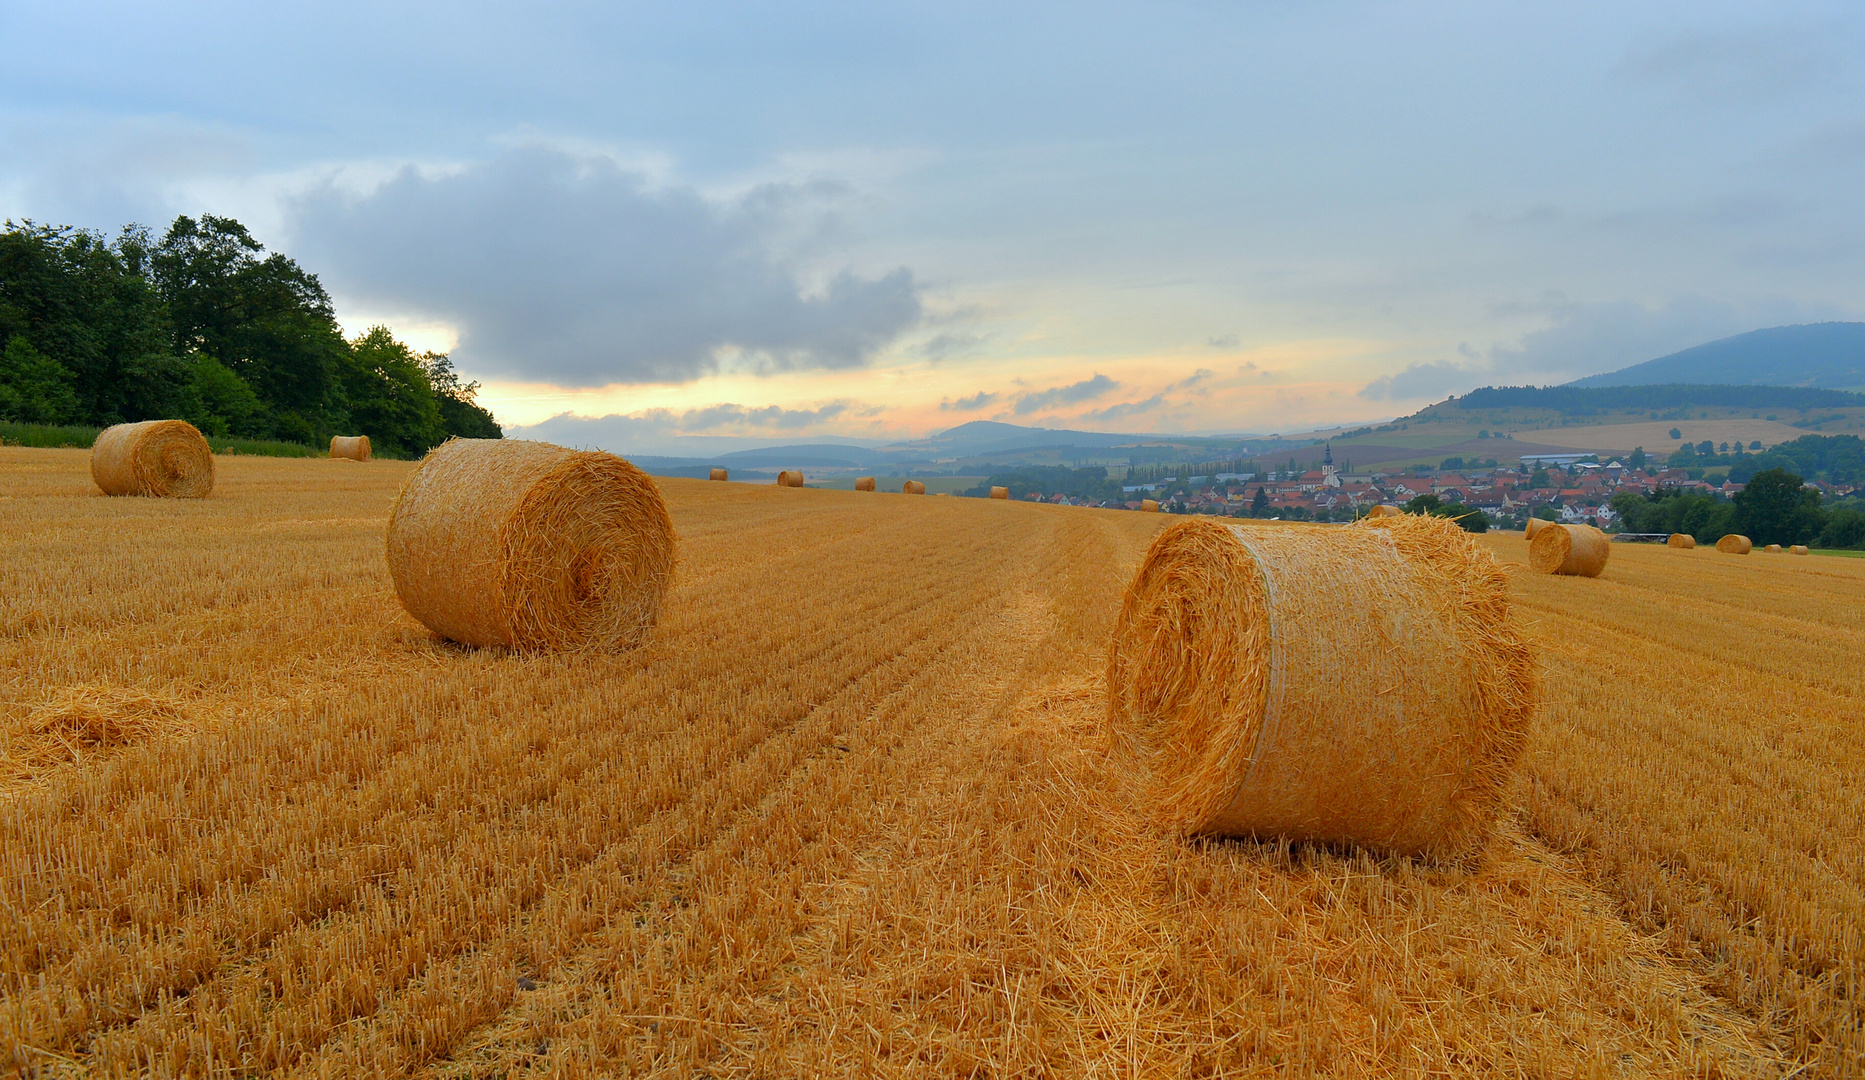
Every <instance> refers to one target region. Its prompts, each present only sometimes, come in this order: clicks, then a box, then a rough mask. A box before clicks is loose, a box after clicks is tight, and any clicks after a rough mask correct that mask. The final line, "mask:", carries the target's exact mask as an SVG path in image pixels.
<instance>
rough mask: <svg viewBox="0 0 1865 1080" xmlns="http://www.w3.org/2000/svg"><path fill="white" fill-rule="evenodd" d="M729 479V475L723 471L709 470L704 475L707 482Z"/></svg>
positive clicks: (730, 476)
mask: <svg viewBox="0 0 1865 1080" xmlns="http://www.w3.org/2000/svg"><path fill="white" fill-rule="evenodd" d="M731 478H732V475H731V473H729V472H727V471H726V470H724V469H711V470H709V471H708V472H707V473H706V479H708V480H730V479H731Z"/></svg>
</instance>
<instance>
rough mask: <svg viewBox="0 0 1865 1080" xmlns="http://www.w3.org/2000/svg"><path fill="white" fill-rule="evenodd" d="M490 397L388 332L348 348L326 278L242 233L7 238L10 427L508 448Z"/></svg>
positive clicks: (183, 224) (3, 333) (3, 253)
mask: <svg viewBox="0 0 1865 1080" xmlns="http://www.w3.org/2000/svg"><path fill="white" fill-rule="evenodd" d="M478 388H479V384H478V383H466V382H462V381H461V380H460V377H459V374H458V373H457V372H456V371H455V370H454V368H453V364H452V362H451V361H450V360H449V359H448V358H447V356H446V354H444V353H434V352H419V353H417V352H415V351H414V350H413V349H411V348H409V347H408V346H407V345H406V344H404V343H402V342H400V341H397V340H396V339H395V336H394V334H393V333H392V332H390V330H389V329H388V328H387V327H382V326H376V327H372V328H370V329H369V330H367V331H366V332H364V333H361V334H358V335H356V336H355V337H351V338H346V337H345V336H344V334H343V331H342V329H341V327H339V326H338V325H337V321H336V316H335V314H334V311H333V309H332V307H331V302H330V296H329V294H328V293H326V292H325V291H324V287H323V285H321V284H320V283H319V282H318V280H317V275H315V274H312V273H309V272H307V271H306V270H304V269H303V268H302V267H300V266H299V265H298V264H297V263H296V262H294V261H293V260H291V259H290V258H288V257H286V256H285V255H282V254H279V253H277V252H267V251H266V249H265V246H264V245H263V244H261V243H260V242H259V241H258V240H256V239H255V238H254V237H253V236H252V234H251V233H249V232H248V231H247V229H246V227H245V226H243V225H241V224H240V223H239V222H238V221H235V220H234V219H232V218H225V217H215V216H213V215H203V216H202V217H201V219H200V220H199V221H196V220H195V219H193V218H190V217H186V216H182V217H177V218H176V219H175V220H174V222H173V223H172V224H171V225H170V226H169V227H168V230H167V231H166V232H165V233H163V234H162V236H161V237H160V238H159V239H157V238H155V237H154V236H153V235H152V234H151V233H150V232H149V231H148V230H147V229H144V228H141V227H139V226H130V227H129V228H126V229H124V230H123V231H122V233H120V234H119V235H118V236H117V237H116V239H114V240H106V239H105V238H104V237H103V235H102V234H100V233H97V232H93V231H90V230H86V229H76V228H72V227H69V226H46V225H38V224H34V223H33V222H30V221H27V222H23V223H19V224H15V223H14V222H12V221H10V220H9V221H7V222H6V223H5V226H4V228H3V229H0V420H11V421H17V422H23V423H32V424H74V425H76V424H82V425H91V426H100V427H101V426H107V425H110V424H119V423H124V422H126V421H135V420H154V419H183V420H187V421H189V422H190V423H192V424H194V425H195V426H196V427H198V428H200V429H201V430H202V432H204V433H206V434H208V435H210V436H239V437H244V438H256V439H278V440H284V441H287V442H295V443H304V444H308V445H312V446H320V445H322V444H324V443H325V442H327V441H328V440H329V438H330V436H331V435H334V434H345V435H357V434H361V435H368V436H369V438H370V441H371V443H372V444H373V445H374V446H375V447H377V448H378V449H381V450H385V451H388V452H390V453H402V454H417V453H420V452H421V451H424V450H426V449H428V448H429V447H431V446H435V445H437V444H439V443H440V442H442V441H444V440H445V439H447V438H448V437H449V436H454V435H460V436H466V437H469V438H499V437H500V435H501V432H500V430H499V426H498V424H497V423H495V422H494V420H493V418H492V414H491V413H489V412H487V411H486V410H485V409H484V408H482V407H481V406H480V405H479V404H478V403H477V401H475V394H476V392H477V390H478Z"/></svg>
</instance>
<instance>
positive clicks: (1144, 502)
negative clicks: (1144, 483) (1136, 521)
mask: <svg viewBox="0 0 1865 1080" xmlns="http://www.w3.org/2000/svg"><path fill="white" fill-rule="evenodd" d="M1140 512H1141V513H1144V514H1157V513H1158V512H1159V500H1158V499H1141V500H1140Z"/></svg>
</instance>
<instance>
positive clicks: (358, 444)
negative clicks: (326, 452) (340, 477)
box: [330, 435, 369, 461]
mask: <svg viewBox="0 0 1865 1080" xmlns="http://www.w3.org/2000/svg"><path fill="white" fill-rule="evenodd" d="M330 456H331V457H333V458H339V459H342V460H345V461H368V460H369V436H367V435H332V436H331V437H330Z"/></svg>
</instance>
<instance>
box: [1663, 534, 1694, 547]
mask: <svg viewBox="0 0 1865 1080" xmlns="http://www.w3.org/2000/svg"><path fill="white" fill-rule="evenodd" d="M1664 546H1665V547H1674V548H1683V549H1684V550H1686V551H1688V550H1689V549H1691V548H1693V547H1696V546H1697V538H1696V537H1694V536H1692V535H1690V534H1689V533H1672V534H1671V538H1670V539H1669V540H1666V541H1665V542H1664Z"/></svg>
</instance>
